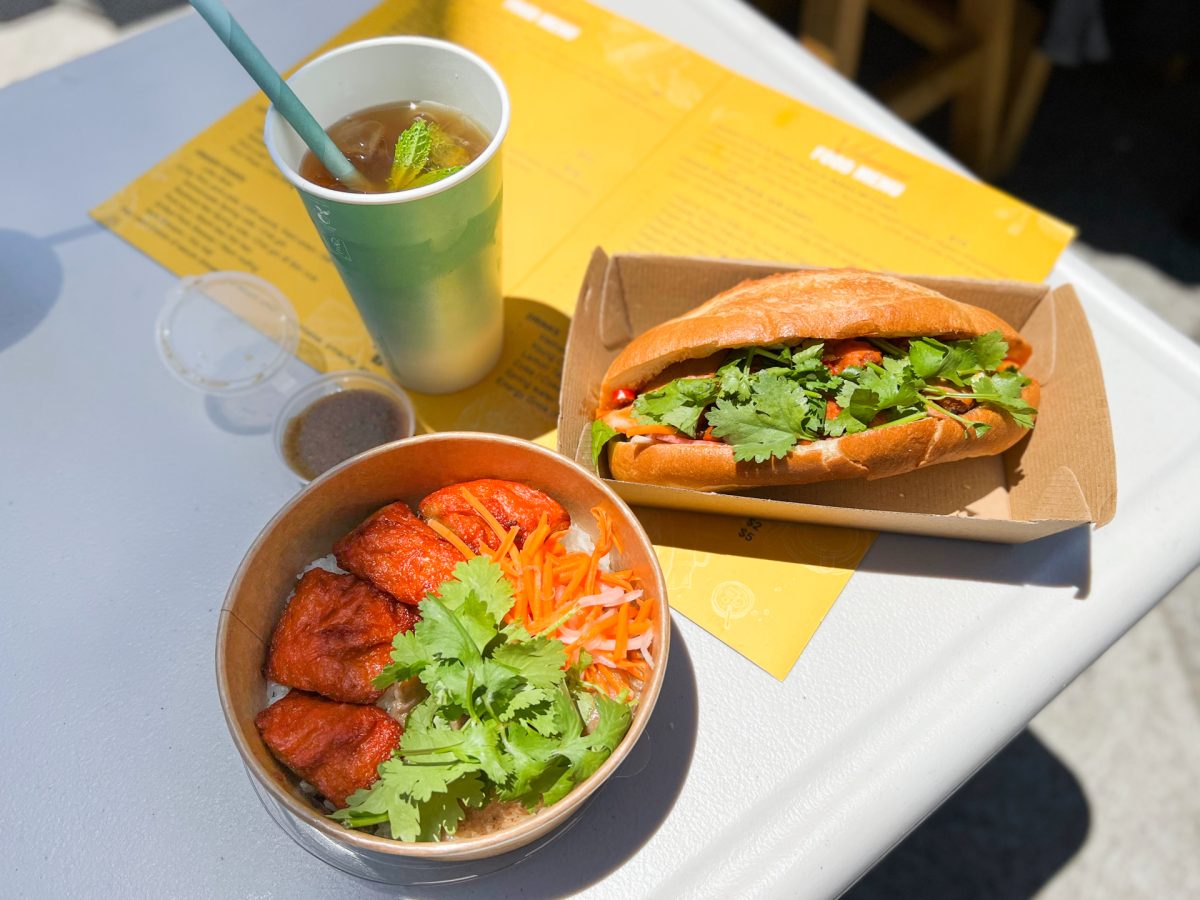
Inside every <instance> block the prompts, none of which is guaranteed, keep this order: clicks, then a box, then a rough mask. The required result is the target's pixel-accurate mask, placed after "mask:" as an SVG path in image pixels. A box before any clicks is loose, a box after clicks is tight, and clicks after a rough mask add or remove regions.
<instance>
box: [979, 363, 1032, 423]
mask: <svg viewBox="0 0 1200 900" xmlns="http://www.w3.org/2000/svg"><path fill="white" fill-rule="evenodd" d="M1027 384H1029V379H1028V378H1026V377H1024V376H1023V375H1020V374H1019V373H1017V372H996V373H995V374H994V375H979V376H978V377H976V378H975V379H974V380H973V381H972V382H971V391H972V393H973V394H974V395H975V399H977V400H978V401H979V402H981V403H986V404H988V405H989V406H994V407H997V408H999V409H1002V410H1004V411H1005V412H1006V413H1008V414H1009V415H1010V416H1011V417H1012V419H1013V421H1014V422H1016V423H1017V424H1018V425H1020V426H1021V427H1022V428H1032V427H1033V417H1034V416H1035V415H1036V414H1037V409H1035V408H1034V407H1033V406H1031V405H1030V404H1029V403H1028V402H1027V401H1026V400H1025V399H1024V398H1023V397H1022V396H1021V391H1022V390H1023V389H1024V388H1025V385H1027Z"/></svg>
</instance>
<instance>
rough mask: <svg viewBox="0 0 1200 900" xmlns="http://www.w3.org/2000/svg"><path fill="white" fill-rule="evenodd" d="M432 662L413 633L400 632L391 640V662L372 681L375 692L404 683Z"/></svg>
mask: <svg viewBox="0 0 1200 900" xmlns="http://www.w3.org/2000/svg"><path fill="white" fill-rule="evenodd" d="M432 662H433V657H432V656H431V655H430V653H429V651H428V650H426V649H425V645H424V644H422V643H421V639H420V638H419V637H417V635H416V632H414V631H400V632H397V633H396V636H395V637H394V638H392V661H391V662H390V663H389V664H388V665H386V666H384V667H383V671H381V672H380V673H379V674H378V675H376V676H375V678H374V679H373V680H372V682H371V683H372V684H373V685H374V686H375V689H376V690H380V691H381V690H383V689H384V688H386V687H387V686H388V685H390V684H395V683H396V682H397V681H404V680H406V679H408V678H411V677H412V676H413V675H416V674H417V673H418V672H420V671H421V670H422V669H423V668H425V666H428V665H429V664H430V663H432Z"/></svg>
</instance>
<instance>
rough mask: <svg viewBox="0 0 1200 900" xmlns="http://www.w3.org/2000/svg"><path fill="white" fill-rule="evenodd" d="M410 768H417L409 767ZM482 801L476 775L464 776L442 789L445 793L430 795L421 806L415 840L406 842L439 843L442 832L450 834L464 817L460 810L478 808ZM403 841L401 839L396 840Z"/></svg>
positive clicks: (482, 796) (480, 787) (481, 791)
mask: <svg viewBox="0 0 1200 900" xmlns="http://www.w3.org/2000/svg"><path fill="white" fill-rule="evenodd" d="M410 768H417V767H415V766H410ZM484 800H485V795H484V790H483V782H482V781H480V779H479V777H478V776H477V775H464V776H462V777H461V778H459V779H457V780H456V781H453V782H451V783H450V784H448V785H447V786H446V790H445V791H443V792H441V793H437V794H433V795H431V796H430V797H429V799H428V800H427V801H425V802H424V803H422V804H421V806H420V814H421V831H420V833H419V834H418V835H417V836H416V838H408V840H420V841H439V840H441V838H442V834H443V832H444V833H445V834H447V835H451V834H454V832H455V831H457V830H458V825H459V823H460V822H462V820H463V819H464V818H465V816H466V812H465V811H464V810H463V807H464V806H469V807H473V808H476V809H477V808H479V807H480V806H483V803H484ZM392 836H393V837H395V833H394V832H393V834H392ZM399 840H405V838H399Z"/></svg>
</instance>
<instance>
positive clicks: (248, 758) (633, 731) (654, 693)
mask: <svg viewBox="0 0 1200 900" xmlns="http://www.w3.org/2000/svg"><path fill="white" fill-rule="evenodd" d="M460 441H472V442H484V443H488V444H491V445H496V444H502V445H506V446H508V447H510V448H512V449H514V450H516V451H518V452H524V453H532V454H533V455H536V456H542V457H544V458H547V459H551V460H553V461H554V462H556V463H561V464H563V465H565V466H566V467H567V468H568V469H572V470H574V472H575V474H576V475H578V476H580V477H582V478H583V479H584V480H586V481H588V482H590V483H591V485H592V486H593V487H595V488H597V489H598V490H599V491H600V492H601V494H602V495H603V496H604V497H605V498H606V499H607V500H608V501H609V502H610V503H611V504H612V505H613V506H614V507H615V508H616V509H617V510H618V512H619V513H621V514H622V515H623V516H624V517H625V519H626V521H627V522H628V524H629V525H630V527H631V528H632V529H633V530H634V532H635V534H637V535H638V536H639V537H640V538H641V539H642V540H643V541H644V542H645V544H646V546H648V547H649V548H650V559H651V569H652V577H653V581H654V584H653V587H654V588H655V590H656V592H657V597H656V600H657V602H658V604H659V610H658V612H659V621H660V623H661V633H660V635H659V639H658V641H657V643H658V648H657V649H658V652H657V653H656V655H655V657H656V658H655V665H654V671H653V674H652V676H651V679H650V682H649V683H648V684H646V685H644V686H643V689H642V693H641V696H640V697H639V699H638V708H637V709H636V710H635V712H634V716H633V719H632V721H631V722H630V725H629V730H628V731H627V732H626V734H625V737H623V738H622V739H621V742H620V743H619V744H618V745H617V746H616V748H615V749H614V750H613V752H612V753H611V754H610V755H609V757H608V759H606V760H605V761H604V763H603V764H602V765H601V766H600V767H599V768H598V769H597V770H596V771H595V772H593V773H592V774H591V775H589V776H588V777H587V778H586V779H584V780H583V781H582V782H580V783H579V784H578V785H576V786H575V787H574V788H573V789H572V790H571V792H570V793H568V794H567V795H566V796H565V797H564V798H563V799H562V800H559V801H558V802H557V803H555V804H553V805H552V806H550V807H547V808H546V809H544V810H541V811H539V812H538V813H536V814H534V815H531V816H529V817H527V818H525V819H523V820H522V821H520V822H517V823H516V824H513V825H509V826H507V827H505V828H501V829H500V830H498V831H495V832H491V833H489V834H483V835H478V836H476V837H471V838H463V839H461V840H457V839H456V840H449V841H431V842H421V841H397V840H393V839H391V838H385V837H380V836H378V835H373V834H369V833H367V832H365V831H359V830H357V829H353V828H348V827H346V826H344V825H341V824H340V823H338V822H335V821H334V820H333V819H330V818H329V817H328V816H326V815H323V814H321V813H319V812H317V811H316V810H315V809H314V808H312V807H311V806H309V805H307V804H304V803H301V802H300V801H298V800H297V799H296V797H294V796H293V795H292V793H291V792H289V791H287V790H284V789H283V787H282V786H281V785H280V784H279V783H278V782H277V781H276V780H275V779H274V778H272V777H271V776H270V775H269V774H268V773H267V772H266V771H265V770H264V769H263V768H262V767H261V766H260V765H259V763H258V760H257V759H255V757H254V755H253V754H252V753H251V752H250V747H249V746H248V744H247V743H246V741H245V740H243V738H242V734H241V731H240V729H239V728H238V727H237V724H236V721H235V717H234V713H233V710H232V703H231V701H230V689H229V683H228V679H227V678H226V676H225V661H226V646H227V644H228V640H227V636H228V633H229V628H230V620H231V619H234V618H236V617H235V616H234V615H233V613H232V611H231V609H230V606H231V604H232V602H233V599H234V597H235V596H236V595H237V594H238V592H239V590H240V588H241V584H242V581H243V580H244V579H245V577H246V573H247V572H248V571H249V563H250V560H251V559H252V558H253V557H254V556H255V555H256V554H257V552H258V550H259V548H260V547H261V545H262V544H263V543H264V542H265V540H266V538H267V536H268V535H269V534H270V533H271V532H273V531H274V530H275V528H276V527H278V525H279V524H280V522H282V521H283V520H284V519H285V518H286V517H287V516H288V515H290V514H291V512H292V511H293V510H294V509H295V508H296V506H298V505H299V504H300V502H301V501H302V500H303V499H304V498H305V497H307V496H308V494H309V493H311V492H313V491H316V490H318V489H319V488H320V487H321V486H322V485H323V484H324V483H325V482H326V481H328V480H332V479H333V478H336V477H337V476H338V475H339V474H340V473H341V472H343V471H345V470H346V469H349V468H352V467H353V466H356V465H359V464H360V463H361V462H362V461H364V460H366V459H370V458H372V457H376V456H381V455H384V454H388V453H392V452H395V451H397V450H402V449H403V448H405V447H408V446H413V445H417V444H435V443H453V442H460ZM477 477H479V478H486V477H487V474H486V473H480V474H479V475H478V476H477ZM670 612H671V611H670V604H669V603H668V600H667V590H666V583H665V581H664V579H663V573H662V566H661V564H660V562H659V560H658V556H657V553H656V552H655V550H654V543H653V541H651V540H650V537H649V535H647V534H646V530H645V528H643V527H642V523H641V521H640V520H639V519H638V518H637V516H636V515H634V513H633V510H631V509H630V508H629V505H628V504H627V503H625V501H624V500H622V499H621V498H620V497H619V496H618V495H617V493H616V492H615V491H614V490H613V489H612V488H611V487H609V486H608V485H607V484H605V483H604V482H603V481H602V480H601V479H599V478H597V477H596V476H595V475H593V474H592V473H591V472H589V471H587V470H586V469H585V468H583V467H582V466H580V465H579V464H578V463H577V462H575V461H574V460H573V459H570V458H569V457H566V456H563V455H562V454H560V453H558V452H556V451H554V450H550V449H549V448H547V447H543V446H541V445H539V444H535V443H533V442H532V441H526V440H524V439H522V438H516V437H510V436H508V435H499V434H488V433H483V432H466V431H447V432H438V433H435V434H425V435H418V436H416V437H409V438H402V439H400V440H398V441H392V442H390V443H387V444H381V445H380V446H378V447H374V448H372V449H370V450H367V451H365V452H363V453H360V454H359V455H357V456H353V457H351V458H350V459H348V460H346V461H345V462H342V463H340V464H338V465H337V466H334V467H333V468H332V469H330V470H328V471H327V472H325V473H323V474H322V475H321V476H319V477H318V478H315V479H313V480H312V481H311V482H309V483H308V484H307V485H305V486H304V487H303V488H302V489H301V490H299V491H297V492H296V494H295V495H294V496H293V497H291V499H289V500H288V501H287V502H286V503H285V504H284V505H283V507H282V508H280V510H279V511H278V512H277V513H275V515H274V516H272V517H271V519H270V521H268V522H267V524H266V525H265V526H263V528H262V530H261V531H259V533H258V535H257V536H256V537H255V539H254V541H253V542H252V543H251V544H250V547H249V548H248V549H247V550H246V553H245V555H244V556H243V557H242V561H241V562H240V563H239V564H238V568H237V571H236V573H235V574H234V576H233V580H232V581H231V582H230V585H229V589H228V590H227V591H226V594H225V602H224V603H223V604H222V606H221V610H220V613H219V623H218V626H217V641H216V644H217V646H216V660H215V662H216V676H217V693H218V695H219V697H220V701H221V713H222V715H223V716H224V719H225V725H226V728H227V729H228V731H229V735H230V737H231V738H232V740H233V744H234V746H235V747H236V748H237V751H238V755H239V756H240V757H241V758H242V764H243V765H244V766H245V768H246V771H247V773H248V774H249V776H250V777H251V778H253V779H254V780H255V781H256V782H257V783H258V784H259V785H260V786H261V787H262V788H263V789H264V790H266V791H267V793H268V794H269V795H270V796H271V797H272V798H273V799H274V800H275V801H276V802H277V803H279V804H280V805H282V806H283V808H284V809H286V810H287V811H288V812H289V813H291V814H292V815H293V816H295V817H296V818H297V819H299V820H300V821H301V822H303V823H304V824H306V825H308V826H310V827H312V828H315V829H316V830H317V831H318V832H320V833H321V834H323V835H325V836H326V837H329V838H331V839H332V840H334V841H337V842H338V843H340V844H343V845H347V846H350V847H353V848H355V849H358V850H366V851H372V852H375V853H380V854H384V855H386V856H401V857H412V858H414V859H427V860H439V859H440V860H466V859H477V858H483V857H486V856H496V855H499V854H501V853H504V852H507V851H508V850H515V849H517V848H519V847H521V846H524V845H525V844H527V843H529V842H530V841H531V840H534V839H536V838H537V837H538V836H539V835H541V834H546V833H548V832H549V831H551V830H553V829H554V828H556V827H557V826H558V825H560V824H562V823H563V822H565V821H566V820H567V819H568V818H569V817H570V816H571V815H572V814H573V813H574V812H575V811H576V810H578V809H579V808H580V807H581V806H582V805H583V803H584V801H586V800H587V799H588V798H589V797H590V796H591V795H592V794H593V793H595V791H596V790H597V789H598V788H599V787H600V786H601V785H602V784H603V783H604V782H605V781H607V780H608V778H609V777H610V776H611V775H612V774H613V773H614V772H615V771H616V770H617V768H618V767H619V766H620V765H621V763H622V762H624V760H625V758H626V756H628V755H629V752H630V751H631V750H632V749H633V746H634V745H635V744H636V743H637V742H638V739H639V738H640V737H641V735H642V732H643V731H644V730H645V727H646V723H647V722H648V721H649V719H650V716H651V714H652V713H653V712H654V706H655V704H656V703H657V702H658V695H659V693H660V691H661V690H662V685H663V680H664V678H665V676H666V670H667V661H668V658H669V653H670V643H671V614H670ZM238 621H239V624H240V620H238ZM242 627H245V626H244V625H243V626H242Z"/></svg>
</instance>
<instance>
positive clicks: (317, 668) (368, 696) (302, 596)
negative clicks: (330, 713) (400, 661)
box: [267, 569, 418, 703]
mask: <svg viewBox="0 0 1200 900" xmlns="http://www.w3.org/2000/svg"><path fill="white" fill-rule="evenodd" d="M417 618H418V617H417V614H416V611H415V610H414V609H413V608H412V607H410V606H405V605H403V604H401V603H397V602H396V601H395V600H393V599H392V598H391V597H389V596H388V595H387V594H385V593H383V592H382V591H380V590H378V589H376V588H374V587H372V586H371V585H369V584H367V583H366V582H365V581H361V580H360V579H358V578H356V577H354V576H353V575H334V574H333V573H332V572H326V571H325V570H324V569H312V570H310V571H308V572H305V573H304V577H303V578H301V579H300V583H299V584H298V585H296V594H295V596H293V597H292V601H291V602H290V603H289V604H288V605H287V608H286V609H284V611H283V615H282V616H280V618H279V624H278V625H276V626H275V633H274V634H273V635H272V636H271V651H270V654H269V655H268V656H267V677H268V678H270V679H271V680H272V681H278V682H279V683H280V684H286V685H287V686H288V687H294V688H299V689H300V690H302V691H313V692H314V693H317V694H323V695H324V696H326V697H328V698H329V699H330V700H341V701H344V702H346V703H374V702H375V701H376V700H378V699H379V695H380V693H381V692H380V691H377V690H376V689H375V686H374V685H373V684H372V683H371V680H372V679H373V678H374V677H375V676H376V675H378V674H379V673H380V672H381V671H382V670H383V667H384V666H386V665H387V664H388V662H390V660H391V651H392V638H394V637H395V636H396V633H397V632H399V631H411V630H412V627H413V625H414V624H416V621H417Z"/></svg>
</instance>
